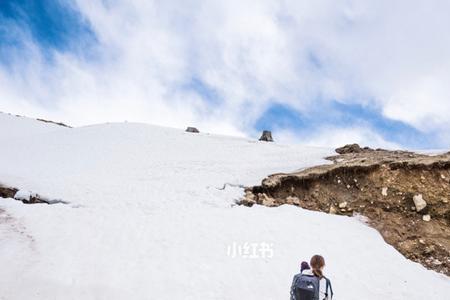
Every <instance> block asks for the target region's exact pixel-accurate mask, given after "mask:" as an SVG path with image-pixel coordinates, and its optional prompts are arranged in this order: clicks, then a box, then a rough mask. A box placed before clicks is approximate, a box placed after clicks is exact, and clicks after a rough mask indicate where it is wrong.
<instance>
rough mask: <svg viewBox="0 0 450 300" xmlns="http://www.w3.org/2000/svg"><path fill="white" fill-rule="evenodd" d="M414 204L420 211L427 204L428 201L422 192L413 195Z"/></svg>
mask: <svg viewBox="0 0 450 300" xmlns="http://www.w3.org/2000/svg"><path fill="white" fill-rule="evenodd" d="M413 201H414V205H415V206H416V210H417V211H418V212H419V211H421V210H422V209H424V208H425V207H426V206H427V202H425V200H423V196H422V194H418V195H414V197H413Z"/></svg>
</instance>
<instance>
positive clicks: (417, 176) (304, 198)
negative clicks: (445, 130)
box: [240, 144, 450, 276]
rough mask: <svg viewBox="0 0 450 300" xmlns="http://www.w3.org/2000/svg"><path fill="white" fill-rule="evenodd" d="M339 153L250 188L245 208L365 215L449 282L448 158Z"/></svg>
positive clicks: (353, 149) (351, 148) (352, 149)
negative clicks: (297, 208)
mask: <svg viewBox="0 0 450 300" xmlns="http://www.w3.org/2000/svg"><path fill="white" fill-rule="evenodd" d="M336 151H337V152H338V153H342V154H340V155H336V156H332V157H329V158H327V159H329V160H330V161H332V162H333V163H332V164H328V165H321V166H316V167H313V168H309V169H305V170H302V171H299V172H296V173H290V174H285V173H280V174H274V175H270V176H268V177H267V178H265V179H264V180H263V181H262V183H261V185H260V186H254V187H249V188H247V189H246V193H245V197H244V198H243V199H242V200H241V201H240V204H242V205H247V206H252V205H254V204H260V205H266V206H279V205H282V204H292V205H297V206H301V207H303V208H306V209H311V210H316V211H323V212H327V213H332V214H339V215H347V216H352V215H354V214H359V215H363V216H365V217H367V219H368V223H369V224H370V225H371V226H373V227H374V228H376V229H377V230H378V231H379V232H380V233H381V235H382V236H383V237H384V239H385V241H386V242H387V243H389V244H391V245H392V246H394V247H395V248H396V249H397V250H398V251H399V252H401V253H402V254H403V255H404V256H405V257H407V258H409V259H411V260H413V261H416V262H419V263H421V264H422V265H424V266H425V267H427V268H429V269H433V270H435V271H437V272H441V273H443V274H446V275H447V276H450V204H449V200H450V152H449V153H446V154H442V155H437V156H427V155H421V154H417V153H412V152H406V151H387V150H382V149H377V150H373V149H370V148H367V147H366V148H360V147H359V146H358V145H356V144H355V145H347V146H345V147H342V148H339V149H336ZM414 197H415V198H416V200H417V199H418V198H423V200H424V201H425V202H426V207H425V208H423V209H421V206H420V204H419V205H418V204H417V203H416V204H415V203H414V201H413V198H414ZM422 206H423V205H422Z"/></svg>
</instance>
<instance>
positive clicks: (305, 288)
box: [291, 274, 333, 300]
mask: <svg viewBox="0 0 450 300" xmlns="http://www.w3.org/2000/svg"><path fill="white" fill-rule="evenodd" d="M325 280H326V285H327V286H326V289H325V290H326V294H325V295H326V298H325V299H328V298H327V297H328V295H330V298H329V299H332V298H333V289H332V287H331V282H330V280H329V279H328V278H325ZM328 291H330V294H329V293H328ZM319 296H320V279H319V278H318V277H316V276H313V275H304V274H298V275H295V277H294V281H293V283H292V288H291V300H323V299H319Z"/></svg>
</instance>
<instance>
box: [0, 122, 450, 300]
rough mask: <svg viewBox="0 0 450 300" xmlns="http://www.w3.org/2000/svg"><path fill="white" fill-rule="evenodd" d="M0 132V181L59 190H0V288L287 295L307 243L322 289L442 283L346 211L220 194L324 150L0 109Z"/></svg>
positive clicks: (406, 290) (391, 293) (369, 294)
mask: <svg viewBox="0 0 450 300" xmlns="http://www.w3.org/2000/svg"><path fill="white" fill-rule="evenodd" d="M0 140H1V141H2V143H1V147H0V182H1V183H3V184H6V185H10V186H14V187H18V188H21V189H26V190H30V191H32V192H37V193H39V194H43V195H46V196H48V197H54V198H60V199H63V200H65V201H68V202H70V203H69V204H55V205H47V204H34V205H25V204H22V203H21V202H19V201H14V200H12V199H0V299H2V300H3V299H8V300H9V299H275V300H279V299H288V297H289V288H290V284H291V280H292V276H293V275H294V274H295V273H296V272H298V266H299V263H300V261H301V260H308V259H309V257H310V256H311V255H313V254H316V253H320V254H322V255H323V256H324V257H325V259H326V262H327V266H326V270H325V271H326V274H327V275H328V277H329V278H331V280H332V282H333V287H334V290H335V298H334V299H338V300H339V299H341V300H351V299H355V300H356V299H358V300H361V299H364V300H371V299H373V300H380V299H408V300H411V299H420V300H422V299H448V295H449V294H450V280H449V279H448V278H447V277H445V276H443V275H440V274H437V273H435V272H432V271H428V270H426V269H425V268H423V267H422V266H421V265H419V264H416V263H413V262H411V261H408V260H406V259H405V258H404V257H403V256H402V255H400V254H399V253H398V252H397V251H396V250H395V249H394V248H392V247H391V246H389V245H387V244H386V243H385V242H384V241H383V239H382V238H381V236H380V235H379V234H378V232H377V231H375V230H373V229H371V228H369V227H367V226H366V225H364V224H363V223H362V222H361V221H359V220H358V219H356V218H348V217H340V216H333V215H327V214H323V213H318V212H311V211H306V210H303V209H300V208H297V207H291V206H281V207H278V208H266V207H261V206H254V207H252V208H248V207H240V206H235V205H233V204H234V201H235V200H236V199H238V198H239V197H240V196H241V195H242V192H243V190H242V189H241V188H239V187H237V186H234V185H252V184H257V183H259V181H260V180H261V179H262V178H263V177H265V176H266V175H268V174H271V173H274V172H280V171H293V170H296V169H299V168H303V167H307V166H311V165H314V164H318V163H323V162H324V161H323V159H322V157H324V156H326V155H328V154H331V152H332V151H331V150H330V149H320V148H307V147H301V146H287V145H279V144H276V143H262V142H256V141H251V140H245V139H238V138H232V137H225V136H215V135H208V134H190V133H185V132H183V131H181V130H176V129H168V128H160V127H155V126H149V125H144V124H133V123H122V124H104V125H94V126H87V127H81V128H74V129H70V128H63V127H59V126H56V125H53V124H45V123H42V122H37V121H34V120H30V119H26V118H16V117H13V116H9V115H4V114H0ZM225 183H229V184H231V185H226V186H225V189H221V188H223V186H224V184H225ZM246 246H248V247H249V248H246ZM239 249H244V250H248V252H247V251H244V250H243V251H242V252H241V253H238V252H239V251H238V250H239Z"/></svg>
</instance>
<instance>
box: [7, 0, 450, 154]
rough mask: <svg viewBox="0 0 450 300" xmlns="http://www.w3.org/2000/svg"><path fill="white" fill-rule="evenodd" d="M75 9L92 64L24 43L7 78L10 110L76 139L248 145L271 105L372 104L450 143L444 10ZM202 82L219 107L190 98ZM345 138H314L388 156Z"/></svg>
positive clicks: (205, 4)
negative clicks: (225, 140) (90, 127)
mask: <svg viewBox="0 0 450 300" xmlns="http://www.w3.org/2000/svg"><path fill="white" fill-rule="evenodd" d="M73 5H74V7H76V9H78V10H79V11H80V14H81V15H82V16H83V17H84V18H86V20H87V21H88V22H89V23H90V25H91V26H92V29H93V31H94V32H95V34H96V36H97V38H98V41H99V44H98V45H96V46H95V48H94V49H93V50H94V52H95V53H94V54H93V56H94V57H95V58H96V59H94V60H93V59H88V58H86V57H89V56H83V57H80V56H77V55H76V54H74V53H56V55H55V59H54V61H53V62H52V63H49V62H48V61H46V60H45V59H43V55H42V53H40V50H39V49H38V48H37V47H36V46H35V45H33V43H32V41H31V39H30V38H29V36H28V35H27V33H26V32H21V33H20V34H22V35H23V36H22V39H23V40H24V45H25V48H24V49H22V50H20V53H16V54H17V56H16V57H11V61H12V64H13V65H14V68H13V71H11V70H10V69H8V68H0V109H1V110H4V111H11V112H14V113H21V114H28V115H31V116H43V117H47V118H52V119H57V120H64V121H65V122H68V123H72V124H75V125H80V124H89V123H97V122H104V121H122V120H133V121H142V122H149V123H155V124H161V125H166V126H175V127H185V126H188V125H196V126H198V127H200V128H201V129H202V130H206V131H211V132H217V133H228V134H237V135H243V134H245V133H249V132H252V128H251V127H252V125H253V123H254V121H255V120H256V119H257V118H258V117H259V116H260V115H261V113H263V112H264V110H265V109H266V108H267V107H268V105H270V103H271V102H272V101H274V100H276V101H279V102H282V103H285V104H288V105H290V106H292V107H295V108H296V109H298V110H301V111H303V112H308V110H309V109H310V108H311V107H313V106H315V105H317V103H318V102H317V101H318V99H320V100H321V101H326V100H338V101H343V102H352V103H363V104H366V103H371V104H373V105H375V106H377V107H379V108H380V109H381V111H382V112H383V113H384V115H385V116H386V117H389V118H392V119H395V120H400V121H403V122H406V123H408V124H410V125H412V126H414V127H416V128H418V129H419V130H423V131H428V132H437V133H438V134H437V136H444V135H445V134H444V133H445V132H448V131H449V130H450V121H449V120H450V119H449V118H448V115H449V114H450V85H448V84H447V83H448V82H450V37H449V36H448V35H446V34H445V33H446V29H447V28H450V18H448V17H447V14H448V11H450V3H449V2H446V1H427V2H420V1H414V2H411V1H395V2H392V1H351V0H347V1H341V2H339V4H337V3H336V1H331V0H322V1H321V0H318V1H299V0H295V1H289V0H285V1H275V0H263V1H245V0H240V1H237V0H229V1H194V0H190V1H148V0H115V1H101V0H75V2H74V3H73ZM5 26H6V25H5ZM81 44H82V43H81ZM91 50H92V49H91ZM192 78H197V79H199V80H201V81H202V82H204V83H205V84H206V85H207V86H208V87H209V88H210V89H211V90H213V91H214V92H215V93H216V95H217V96H218V97H219V99H220V100H219V101H218V103H217V102H214V104H212V103H211V102H210V100H208V99H205V96H204V95H201V94H198V93H196V92H195V91H193V90H189V89H187V86H188V85H189V83H190V82H191V79H192ZM324 113H326V112H324ZM336 130H337V129H336ZM338 131H339V134H337V133H336V132H334V131H333V130H326V131H324V132H322V133H318V132H315V133H313V134H314V136H322V135H323V138H321V139H316V141H315V142H317V143H319V141H322V142H324V143H328V140H329V139H331V140H333V139H336V140H342V141H343V140H349V141H350V139H352V138H353V139H355V141H356V140H358V139H359V140H364V139H366V140H373V141H375V142H377V143H379V144H380V145H386V144H389V143H390V142H388V141H384V140H380V139H376V138H375V139H373V137H375V136H377V135H376V134H375V133H373V132H370V130H369V129H364V128H359V129H358V128H356V129H351V130H350V129H349V131H348V133H347V134H345V135H344V134H343V132H342V131H341V130H338ZM332 132H334V133H333V134H334V135H331V133H332ZM336 134H337V135H336ZM327 135H329V136H328V137H327ZM346 136H348V138H347V137H346ZM338 137H339V138H338ZM311 139H312V138H311ZM425 146H426V145H425Z"/></svg>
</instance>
